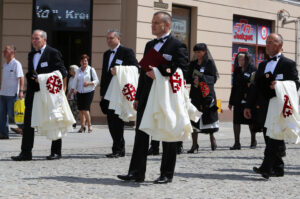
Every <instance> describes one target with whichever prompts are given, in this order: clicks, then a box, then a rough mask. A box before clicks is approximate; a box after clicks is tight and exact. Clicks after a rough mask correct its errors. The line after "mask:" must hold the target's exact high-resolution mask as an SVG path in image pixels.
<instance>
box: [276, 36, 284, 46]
mask: <svg viewBox="0 0 300 199" xmlns="http://www.w3.org/2000/svg"><path fill="white" fill-rule="evenodd" d="M277 36H278V41H279V43H281V44H283V37H282V35H281V34H277Z"/></svg>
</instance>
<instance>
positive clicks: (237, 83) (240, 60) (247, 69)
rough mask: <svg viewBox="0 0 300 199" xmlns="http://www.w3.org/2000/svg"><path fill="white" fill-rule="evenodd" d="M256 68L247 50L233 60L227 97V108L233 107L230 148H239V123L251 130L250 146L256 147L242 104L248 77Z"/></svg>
mask: <svg viewBox="0 0 300 199" xmlns="http://www.w3.org/2000/svg"><path fill="white" fill-rule="evenodd" d="M256 70H257V69H256V67H255V66H253V65H252V64H251V56H250V55H249V53H247V52H240V53H238V54H237V56H236V58H235V61H234V72H233V77H232V89H231V94H230V99H229V105H228V108H229V110H231V109H232V107H233V131H234V140H235V142H234V145H233V146H232V147H230V150H240V149H241V144H240V132H241V124H248V125H249V129H250V132H251V145H250V148H256V145H257V142H256V138H255V134H256V132H255V131H254V129H253V125H252V124H251V120H248V119H246V118H245V117H244V106H245V104H246V99H247V92H248V88H249V86H250V78H251V75H252V73H253V72H255V71H256Z"/></svg>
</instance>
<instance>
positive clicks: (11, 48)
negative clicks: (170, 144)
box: [5, 44, 17, 53]
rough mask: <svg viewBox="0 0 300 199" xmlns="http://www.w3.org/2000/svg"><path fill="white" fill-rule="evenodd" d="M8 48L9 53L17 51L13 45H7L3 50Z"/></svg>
mask: <svg viewBox="0 0 300 199" xmlns="http://www.w3.org/2000/svg"><path fill="white" fill-rule="evenodd" d="M7 47H8V48H9V50H10V51H11V52H14V53H15V52H16V50H17V48H16V47H15V45H13V44H8V45H6V46H5V48H7Z"/></svg>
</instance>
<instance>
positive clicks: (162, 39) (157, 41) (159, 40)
mask: <svg viewBox="0 0 300 199" xmlns="http://www.w3.org/2000/svg"><path fill="white" fill-rule="evenodd" d="M168 38H169V36H166V37H163V38H160V39H154V45H156V44H157V43H160V42H161V43H164V40H165V39H168Z"/></svg>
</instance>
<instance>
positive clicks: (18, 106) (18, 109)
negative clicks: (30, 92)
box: [14, 99, 25, 124]
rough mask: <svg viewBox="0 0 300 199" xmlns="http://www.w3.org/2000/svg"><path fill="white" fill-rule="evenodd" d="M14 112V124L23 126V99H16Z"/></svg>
mask: <svg viewBox="0 0 300 199" xmlns="http://www.w3.org/2000/svg"><path fill="white" fill-rule="evenodd" d="M14 112H15V123H16V124H24V115H25V101H24V99H18V100H17V101H16V102H15V105H14Z"/></svg>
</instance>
